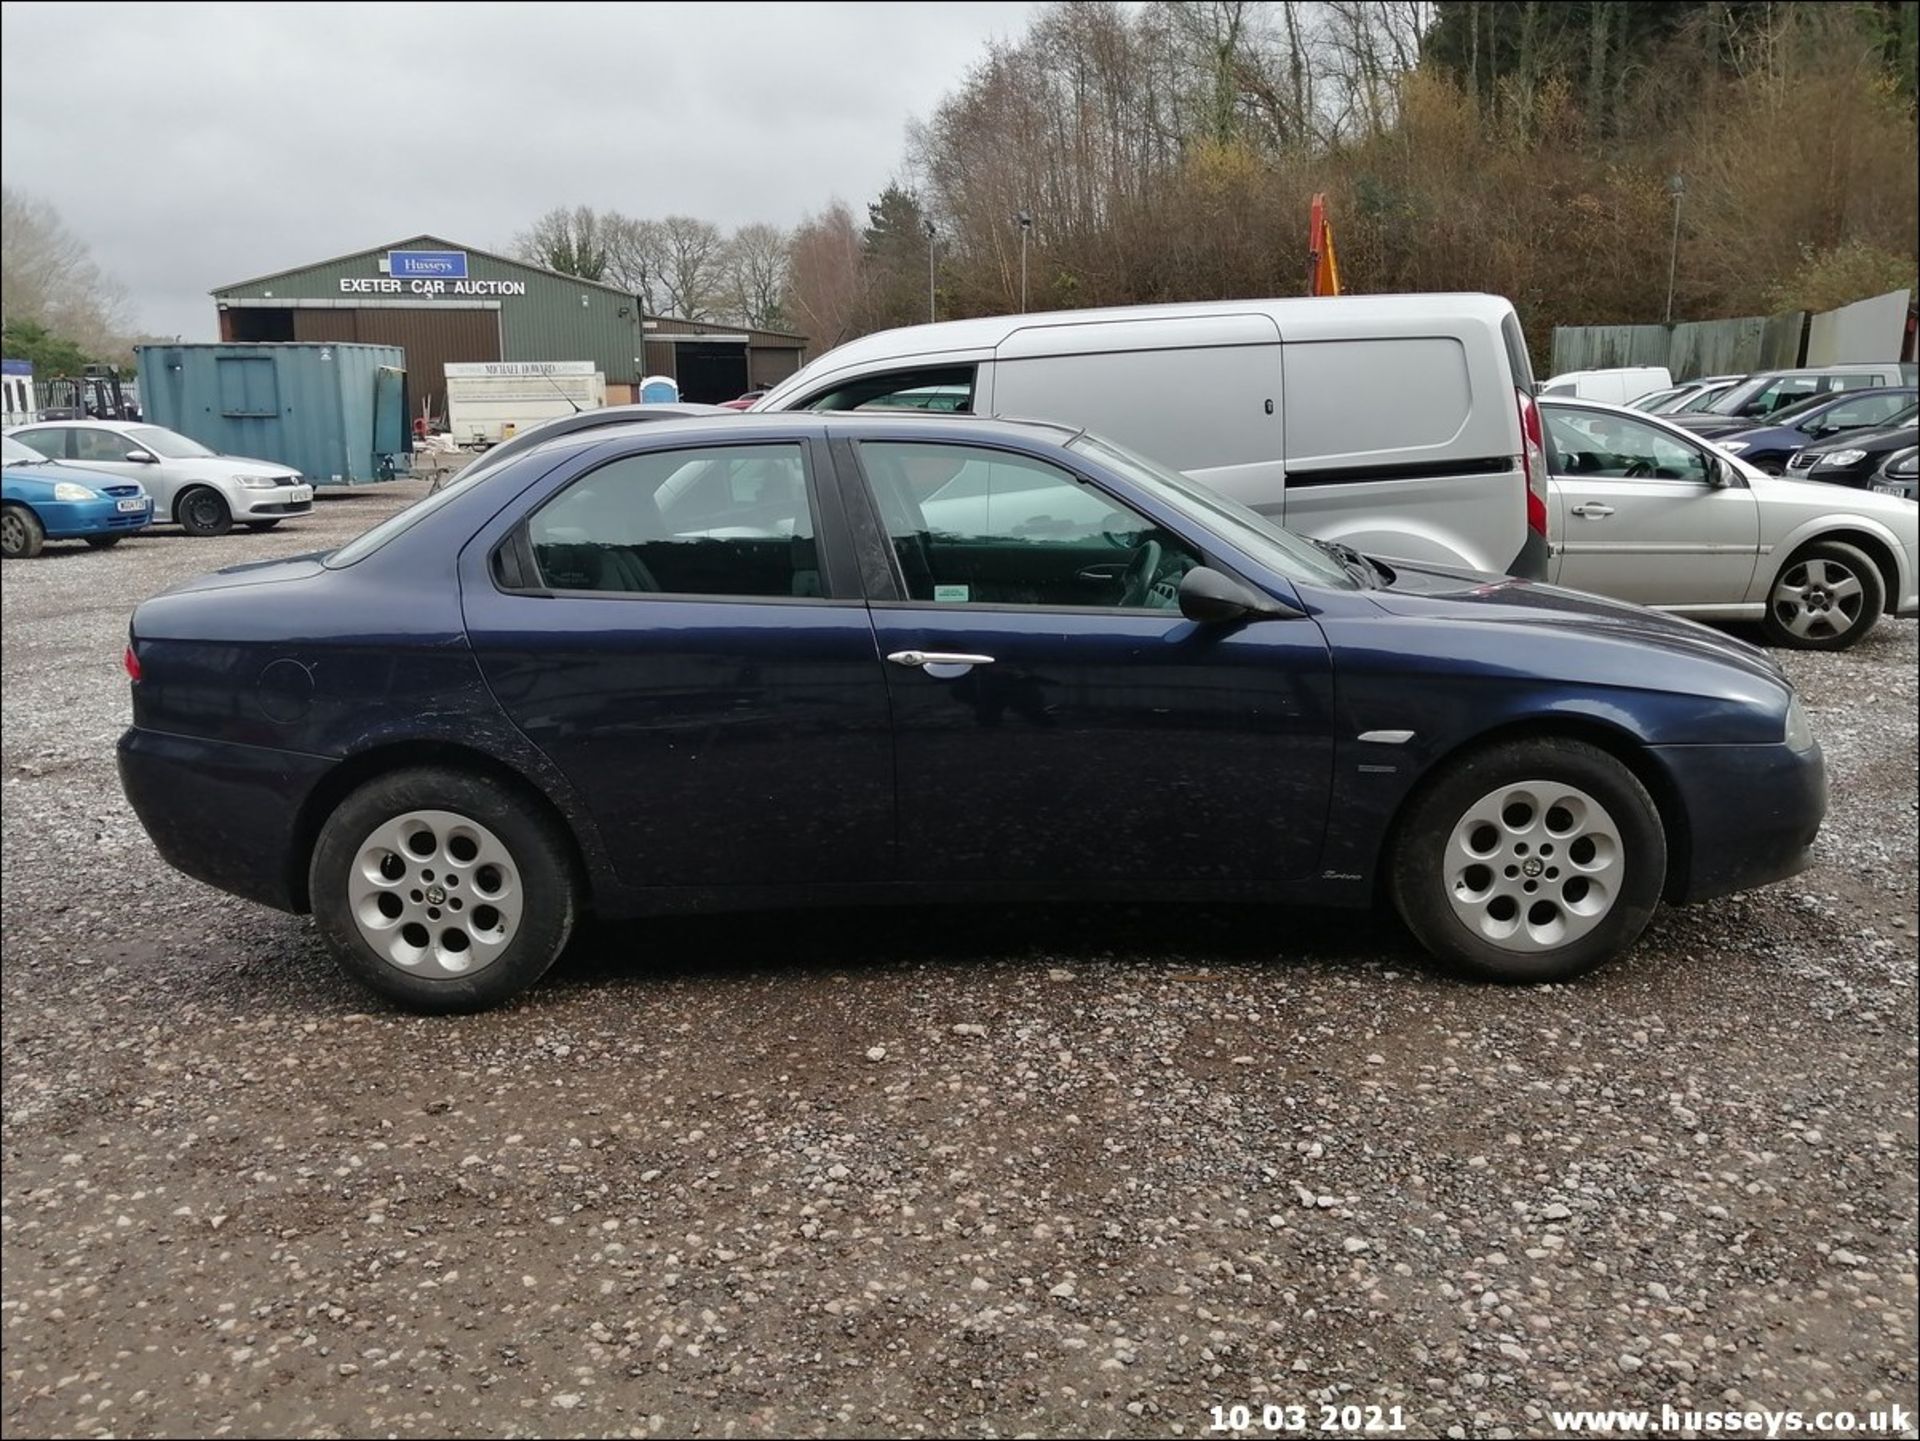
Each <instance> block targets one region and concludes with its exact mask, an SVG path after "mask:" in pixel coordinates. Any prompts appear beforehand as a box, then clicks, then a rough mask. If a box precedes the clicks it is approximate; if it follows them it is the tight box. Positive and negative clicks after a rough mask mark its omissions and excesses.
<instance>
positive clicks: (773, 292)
mask: <svg viewBox="0 0 1920 1441" xmlns="http://www.w3.org/2000/svg"><path fill="white" fill-rule="evenodd" d="M790 243H791V237H789V236H788V234H787V233H786V232H785V231H784V230H782V229H780V228H779V227H778V226H775V225H766V224H754V225H743V226H741V227H740V228H739V229H738V230H736V231H734V232H733V238H732V239H731V240H730V241H728V242H727V248H726V254H725V256H724V257H723V269H724V272H725V281H724V290H725V293H726V296H727V304H728V306H729V307H730V308H731V309H732V311H733V313H734V314H735V316H737V317H738V319H739V320H740V322H741V324H743V325H746V326H748V327H749V328H751V329H756V330H766V329H771V328H773V327H775V326H778V325H780V324H781V323H782V319H783V318H782V316H781V311H780V298H781V294H782V292H783V291H785V289H786V285H787V250H788V246H789V244H790Z"/></svg>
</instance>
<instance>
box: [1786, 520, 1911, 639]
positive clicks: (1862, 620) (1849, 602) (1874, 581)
mask: <svg viewBox="0 0 1920 1441" xmlns="http://www.w3.org/2000/svg"><path fill="white" fill-rule="evenodd" d="M1886 604H1887V597H1886V587H1885V586H1884V585H1883V584H1882V582H1881V580H1880V568H1879V567H1878V566H1876V565H1875V564H1874V563H1873V561H1872V559H1871V558H1869V557H1868V555H1867V553H1866V552H1865V551H1863V550H1861V549H1860V548H1859V547H1858V546H1852V545H1848V544H1846V543H1845V542H1844V541H1838V540H1822V541H1816V542H1815V543H1814V544H1812V545H1810V546H1808V547H1807V548H1806V549H1805V550H1802V551H1798V552H1796V553H1795V554H1794V555H1792V556H1790V557H1788V559H1787V563H1786V564H1785V565H1783V566H1781V567H1780V573H1779V575H1777V576H1775V577H1774V581H1773V589H1772V590H1771V591H1770V592H1769V593H1768V595H1767V616H1766V621H1765V623H1764V624H1765V629H1766V632H1767V639H1768V640H1770V641H1772V642H1773V643H1774V644H1775V645H1777V646H1782V647H1785V648H1787V649H1790V650H1845V649H1846V648H1847V647H1848V646H1850V645H1852V644H1853V643H1854V642H1855V641H1857V640H1859V639H1860V637H1861V636H1863V635H1865V634H1866V633H1867V632H1868V631H1870V630H1872V629H1873V627H1874V623H1875V622H1877V621H1878V620H1879V619H1880V613H1881V611H1883V610H1884V609H1886Z"/></svg>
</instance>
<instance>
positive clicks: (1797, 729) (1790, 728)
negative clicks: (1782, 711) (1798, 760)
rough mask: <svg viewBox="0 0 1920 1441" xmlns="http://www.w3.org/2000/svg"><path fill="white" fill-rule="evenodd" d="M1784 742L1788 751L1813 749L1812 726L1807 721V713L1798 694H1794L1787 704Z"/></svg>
mask: <svg viewBox="0 0 1920 1441" xmlns="http://www.w3.org/2000/svg"><path fill="white" fill-rule="evenodd" d="M1786 742H1787V749H1788V750H1790V751H1810V750H1812V749H1813V727H1812V725H1810V724H1809V723H1808V721H1807V713H1806V711H1805V710H1804V709H1802V707H1801V705H1800V697H1799V696H1795V697H1794V698H1793V700H1792V701H1791V702H1790V703H1789V704H1788V706H1787V734H1786Z"/></svg>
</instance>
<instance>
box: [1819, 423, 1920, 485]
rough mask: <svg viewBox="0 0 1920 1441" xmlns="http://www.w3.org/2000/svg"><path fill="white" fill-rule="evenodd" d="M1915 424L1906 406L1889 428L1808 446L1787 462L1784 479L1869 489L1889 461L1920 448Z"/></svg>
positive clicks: (1919, 429)
mask: <svg viewBox="0 0 1920 1441" xmlns="http://www.w3.org/2000/svg"><path fill="white" fill-rule="evenodd" d="M1914 421H1915V415H1914V409H1913V407H1912V406H1908V407H1907V410H1906V413H1905V415H1904V416H1898V415H1897V416H1895V417H1894V422H1893V424H1891V425H1886V426H1883V427H1881V428H1880V429H1878V430H1850V431H1847V432H1846V433H1845V434H1842V435H1838V436H1835V437H1834V438H1833V439H1831V440H1823V441H1820V442H1819V443H1817V444H1814V445H1809V446H1808V447H1807V448H1806V449H1804V450H1802V451H1800V452H1799V453H1798V454H1796V455H1795V456H1794V457H1793V459H1792V460H1790V461H1788V462H1787V477H1788V478H1789V479H1790V480H1819V481H1825V482H1826V483H1827V484H1828V485H1850V486H1853V487H1854V488H1856V489H1871V488H1873V483H1874V481H1876V480H1877V479H1878V478H1879V471H1880V467H1881V466H1882V465H1883V464H1884V463H1885V462H1886V461H1887V459H1888V458H1889V457H1891V456H1893V455H1896V454H1898V453H1899V452H1900V451H1903V450H1910V449H1912V448H1913V447H1914V446H1915V445H1920V427H1917V426H1916V425H1915V423H1914Z"/></svg>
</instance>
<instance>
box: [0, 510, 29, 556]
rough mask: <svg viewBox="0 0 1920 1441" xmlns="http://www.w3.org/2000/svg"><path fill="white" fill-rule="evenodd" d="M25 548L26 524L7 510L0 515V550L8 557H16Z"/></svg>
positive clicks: (14, 513) (11, 511)
mask: <svg viewBox="0 0 1920 1441" xmlns="http://www.w3.org/2000/svg"><path fill="white" fill-rule="evenodd" d="M26 548H27V523H26V522H25V521H24V520H22V519H20V517H19V515H18V514H17V513H16V512H15V511H13V510H12V509H11V508H9V509H8V510H7V511H6V512H5V513H4V514H0V549H4V550H5V551H6V553H7V554H8V555H18V554H19V553H20V552H21V551H23V550H25V549H26Z"/></svg>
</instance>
